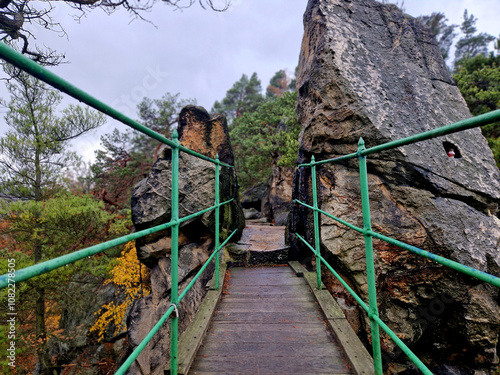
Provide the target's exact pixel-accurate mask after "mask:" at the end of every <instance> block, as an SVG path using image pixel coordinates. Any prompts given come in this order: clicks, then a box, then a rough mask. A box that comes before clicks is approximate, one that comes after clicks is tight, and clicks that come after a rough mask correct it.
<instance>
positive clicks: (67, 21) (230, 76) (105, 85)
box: [0, 0, 500, 160]
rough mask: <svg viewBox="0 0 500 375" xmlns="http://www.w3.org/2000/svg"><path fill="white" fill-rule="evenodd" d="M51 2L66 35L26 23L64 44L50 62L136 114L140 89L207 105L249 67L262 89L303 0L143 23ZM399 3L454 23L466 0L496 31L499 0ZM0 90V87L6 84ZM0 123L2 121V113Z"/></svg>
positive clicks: (91, 144) (292, 36) (296, 38)
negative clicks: (59, 58) (59, 57)
mask: <svg viewBox="0 0 500 375" xmlns="http://www.w3.org/2000/svg"><path fill="white" fill-rule="evenodd" d="M393 2H395V1H393ZM399 3H401V1H399ZM53 4H54V6H56V9H55V11H54V13H53V18H54V19H55V20H57V21H59V22H60V23H61V24H62V26H63V27H64V28H65V30H66V32H67V36H63V37H61V36H59V35H58V34H57V33H51V32H47V31H43V32H42V31H40V30H35V32H36V35H37V43H38V44H39V45H44V44H45V45H47V46H50V47H51V48H53V49H56V50H58V51H60V52H64V53H65V55H66V60H67V61H68V62H69V63H68V64H63V65H60V66H58V67H55V68H52V70H53V71H54V72H55V73H56V74H58V75H60V76H62V77H63V78H65V79H67V80H69V81H70V82H72V83H73V84H75V85H77V86H79V87H80V88H82V89H83V90H85V91H87V92H88V93H90V94H91V95H94V96H96V97H97V98H98V99H100V100H102V101H104V102H105V103H107V104H110V105H112V106H114V107H116V108H117V109H119V110H121V111H123V112H124V113H125V114H127V115H129V116H131V117H133V118H136V117H137V116H136V105H137V103H139V102H140V101H141V99H142V98H143V97H144V96H146V97H150V98H160V97H161V96H162V95H163V94H164V93H165V92H170V93H172V94H174V93H180V95H181V97H182V98H196V99H197V102H198V105H202V106H204V107H205V108H207V110H210V108H211V107H212V105H213V103H214V101H215V100H220V99H222V98H223V97H224V95H225V93H226V91H227V90H228V89H229V88H230V87H231V86H232V85H233V83H234V82H235V81H237V80H238V79H239V78H240V77H241V75H242V74H243V73H244V74H247V75H251V74H252V73H253V72H256V73H257V74H258V76H259V78H260V79H261V82H262V87H263V89H264V90H265V87H266V86H267V84H268V82H269V79H270V78H271V77H272V76H273V75H274V73H275V72H276V71H278V70H280V69H285V70H287V71H288V72H289V73H293V72H294V69H295V67H296V65H297V62H298V56H299V50H300V44H301V39H302V34H303V25H302V15H303V13H304V10H305V7H306V4H307V1H306V0H232V3H231V7H230V8H229V10H228V11H226V12H223V13H218V12H213V11H210V10H203V9H202V8H201V7H200V6H199V5H198V4H195V5H193V6H192V7H191V8H189V9H186V10H184V11H174V10H173V8H172V7H168V6H166V5H164V4H161V2H159V3H158V4H156V5H155V6H154V8H153V10H152V11H151V12H150V13H147V14H145V15H144V17H145V18H147V19H148V20H149V21H151V23H152V24H151V23H147V22H144V21H141V20H133V18H131V17H130V15H129V14H127V13H126V12H125V11H117V12H115V13H114V14H112V15H107V14H105V13H104V12H103V11H100V10H99V9H97V10H94V11H92V12H91V13H90V14H88V15H87V16H86V17H84V18H83V19H81V21H80V22H79V23H78V22H76V21H75V20H74V19H73V15H75V14H77V13H76V11H75V10H73V9H71V8H70V7H68V6H65V5H64V4H61V3H60V2H54V3H53ZM404 7H405V9H406V13H408V14H410V15H412V16H419V15H428V14H431V13H432V12H436V11H439V12H444V13H445V14H446V16H447V17H448V19H449V21H450V22H451V23H454V24H460V23H461V20H462V16H463V12H464V10H465V9H468V10H469V13H472V14H474V15H475V16H476V17H477V18H478V22H477V27H478V29H479V31H483V32H488V33H490V34H493V35H494V36H499V34H500V22H498V19H499V15H500V14H499V13H500V0H480V1H479V0H406V1H405V3H404ZM131 21H132V22H131ZM1 94H3V96H5V90H2V91H1ZM70 102H71V100H69V99H68V100H67V101H65V103H70ZM0 127H2V128H3V129H2V130H5V127H6V125H5V121H4V120H3V119H0ZM115 127H118V125H117V123H116V122H115V121H111V120H110V121H108V123H107V124H106V125H105V126H104V127H103V129H101V130H100V131H99V132H97V133H94V134H91V135H87V136H85V137H84V138H81V139H80V140H79V142H78V152H79V153H80V154H81V155H82V156H83V158H84V160H90V159H91V158H92V157H93V150H94V149H95V148H96V146H97V145H98V144H99V136H100V134H101V133H102V132H109V131H111V130H112V129H113V128H115Z"/></svg>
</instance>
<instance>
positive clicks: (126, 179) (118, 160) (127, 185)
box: [89, 129, 154, 209]
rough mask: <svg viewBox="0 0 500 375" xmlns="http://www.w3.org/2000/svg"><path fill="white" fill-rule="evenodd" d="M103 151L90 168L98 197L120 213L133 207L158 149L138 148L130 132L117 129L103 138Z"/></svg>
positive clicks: (97, 155)
mask: <svg viewBox="0 0 500 375" xmlns="http://www.w3.org/2000/svg"><path fill="white" fill-rule="evenodd" d="M101 146H102V147H103V149H102V150H97V151H96V152H95V154H96V160H95V162H94V163H93V164H92V165H91V166H90V171H91V175H90V177H89V178H90V180H91V182H92V183H93V188H94V191H95V194H96V195H97V196H99V197H100V198H101V199H102V200H103V201H105V202H106V203H108V205H110V206H114V207H116V208H118V209H122V208H124V207H130V197H131V196H132V189H133V188H134V186H135V185H136V184H137V183H138V182H139V181H140V180H142V179H143V178H144V175H145V174H146V173H147V172H148V170H149V168H150V167H151V165H152V164H153V157H152V156H153V151H154V146H151V148H148V147H145V149H141V148H140V147H134V143H133V136H132V135H131V134H130V132H123V133H122V132H120V131H119V130H118V129H114V130H113V132H112V133H110V134H105V135H103V136H102V137H101Z"/></svg>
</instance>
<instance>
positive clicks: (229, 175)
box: [127, 106, 245, 375]
mask: <svg viewBox="0 0 500 375" xmlns="http://www.w3.org/2000/svg"><path fill="white" fill-rule="evenodd" d="M178 133H179V141H180V143H181V144H182V145H184V146H186V147H188V148H190V149H191V150H194V151H196V152H198V153H201V154H203V155H206V156H209V157H211V158H215V157H216V155H217V154H218V155H219V158H220V160H221V161H222V162H223V163H226V164H231V165H232V164H234V160H233V153H232V149H231V146H230V144H229V138H228V132H227V123H226V120H225V118H224V117H221V116H217V117H213V118H212V117H210V115H209V114H208V112H207V111H206V110H205V109H203V108H201V107H195V106H187V107H185V108H183V110H182V111H181V113H180V115H179V127H178ZM171 173H172V171H171V151H170V148H168V147H164V148H163V149H162V150H161V151H160V152H159V157H158V159H157V160H156V162H155V164H154V165H153V167H152V169H151V172H150V174H149V176H148V177H147V178H146V179H144V180H142V181H141V182H139V183H138V184H137V186H136V187H135V189H134V192H133V196H132V220H133V222H134V226H135V228H136V230H142V229H145V228H149V227H152V226H155V225H158V224H160V223H165V222H168V221H170V215H171V212H170V207H171V206H170V204H171V201H170V191H171ZM214 177H215V166H214V164H213V163H211V162H208V161H205V160H202V159H199V158H196V157H194V156H191V155H189V154H186V153H184V152H181V153H180V156H179V217H181V218H182V217H185V216H188V215H190V214H192V213H195V212H198V211H201V210H203V209H205V208H208V207H210V206H213V205H214V202H215V194H214V190H215V178H214ZM237 191H238V183H237V180H236V175H235V172H234V168H225V167H223V168H221V173H220V201H221V202H224V201H227V200H229V199H231V198H233V197H236V198H237V196H238V194H237ZM220 217H221V240H224V239H225V238H227V236H228V235H229V234H230V233H232V231H233V230H234V229H238V234H237V235H235V236H234V237H233V238H234V239H235V240H237V239H238V238H239V236H241V233H242V231H243V228H244V226H245V222H244V218H243V213H242V211H241V208H240V206H239V201H238V199H236V200H235V201H233V202H232V203H230V204H227V205H225V206H223V208H221V215H220ZM214 223H215V214H214V211H213V210H212V211H210V212H207V213H205V214H203V215H202V216H199V217H197V218H195V219H192V220H190V221H187V222H184V223H183V224H181V227H180V234H179V290H180V291H182V290H183V289H184V288H185V287H186V286H187V284H188V283H189V282H190V281H191V280H192V279H193V277H194V276H195V274H196V273H197V271H198V270H199V269H200V268H201V266H202V265H203V264H204V262H205V261H206V260H207V259H208V258H209V256H210V254H211V253H212V251H213V250H214ZM136 247H137V250H138V256H139V259H140V260H141V261H142V262H143V263H144V264H146V265H147V266H148V267H150V268H151V289H152V292H151V295H150V296H148V297H146V298H144V299H141V300H138V301H137V302H136V303H135V304H134V305H133V307H132V309H131V311H130V313H129V315H128V319H127V326H128V338H129V343H130V346H131V349H133V348H134V347H136V346H137V345H138V344H139V343H140V342H141V340H142V339H143V338H144V337H145V335H146V334H147V333H148V332H149V331H150V330H151V328H152V327H153V326H154V325H155V324H156V322H157V321H158V320H159V319H160V318H161V316H162V315H163V314H164V313H165V312H166V311H167V309H168V307H169V305H170V287H171V283H170V251H171V241H170V230H165V231H162V232H158V233H155V234H152V235H149V236H146V237H143V238H141V239H139V240H137V241H136ZM213 270H214V268H213V265H212V266H209V267H208V268H207V271H205V272H204V274H203V275H202V277H200V279H198V281H197V282H196V283H195V284H194V286H193V288H192V290H191V291H190V292H189V293H188V294H187V295H186V298H185V299H184V300H183V301H182V302H181V304H180V308H179V313H180V320H179V329H180V332H181V333H182V332H183V331H184V329H185V328H186V327H187V325H188V324H189V321H190V320H191V319H192V317H193V316H194V314H195V312H196V310H197V309H198V307H199V305H200V303H201V301H202V300H203V297H204V296H205V294H206V291H205V284H206V283H207V281H208V280H209V279H210V278H211V277H212V274H213ZM169 337H170V325H169V324H164V325H163V327H162V328H161V329H160V331H158V333H157V334H156V335H155V336H154V338H153V339H152V340H151V342H150V343H149V344H148V346H147V347H146V350H145V351H144V352H143V353H142V354H141V355H140V356H139V357H138V359H137V360H136V361H135V363H134V364H133V365H132V367H131V368H130V370H129V372H128V373H130V374H134V375H135V374H144V375H146V374H163V370H164V368H165V366H166V364H167V362H168V359H169V351H170V343H169Z"/></svg>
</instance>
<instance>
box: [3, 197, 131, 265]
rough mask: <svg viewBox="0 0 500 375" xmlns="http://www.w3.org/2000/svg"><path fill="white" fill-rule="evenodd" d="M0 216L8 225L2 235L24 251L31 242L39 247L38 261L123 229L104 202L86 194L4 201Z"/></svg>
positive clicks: (27, 251) (100, 239)
mask: <svg viewBox="0 0 500 375" xmlns="http://www.w3.org/2000/svg"><path fill="white" fill-rule="evenodd" d="M0 216H2V217H3V220H4V221H5V222H7V223H8V224H9V228H8V232H7V233H6V234H8V235H9V236H11V237H12V239H13V240H14V242H15V243H16V244H17V246H18V248H19V249H20V250H22V251H23V252H24V253H25V254H29V253H30V251H31V248H32V246H33V243H35V242H37V243H39V244H40V245H41V246H42V249H43V251H42V260H47V259H50V258H53V257H55V256H59V255H62V254H64V253H67V252H69V251H70V250H76V249H78V248H81V247H84V246H86V245H89V244H93V243H96V242H99V241H102V240H104V239H106V238H107V236H108V235H109V232H110V231H111V232H117V233H120V232H123V229H122V228H121V225H120V224H121V223H119V220H117V218H116V217H115V216H114V215H112V214H110V213H108V212H107V211H106V210H105V209H104V203H103V202H101V201H98V200H96V199H94V198H93V197H92V196H90V195H81V196H79V195H71V194H67V193H61V194H58V195H57V196H55V197H54V198H50V199H48V200H46V201H42V202H37V201H15V202H11V203H5V204H3V207H2V209H1V210H0ZM115 222H117V223H116V225H115Z"/></svg>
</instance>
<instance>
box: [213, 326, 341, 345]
mask: <svg viewBox="0 0 500 375" xmlns="http://www.w3.org/2000/svg"><path fill="white" fill-rule="evenodd" d="M249 326H250V328H249ZM325 328H326V327H325V325H323V324H317V325H312V324H310V323H296V322H291V323H288V324H269V323H262V324H256V323H250V324H238V323H234V322H231V323H228V322H226V323H223V322H214V323H213V326H212V328H211V329H210V330H209V331H208V332H207V335H206V341H205V342H210V341H211V340H213V341H214V342H237V343H276V342H289V341H293V340H299V341H300V342H301V343H302V344H303V345H306V344H309V343H323V344H325V345H330V344H331V343H332V342H334V340H335V339H334V338H333V336H332V335H331V333H330V332H329V331H328V330H327V329H325Z"/></svg>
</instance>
